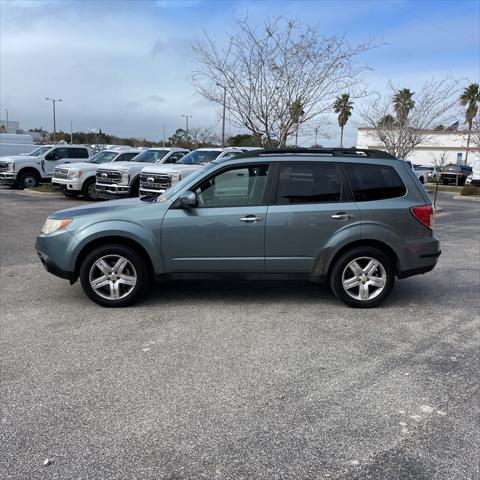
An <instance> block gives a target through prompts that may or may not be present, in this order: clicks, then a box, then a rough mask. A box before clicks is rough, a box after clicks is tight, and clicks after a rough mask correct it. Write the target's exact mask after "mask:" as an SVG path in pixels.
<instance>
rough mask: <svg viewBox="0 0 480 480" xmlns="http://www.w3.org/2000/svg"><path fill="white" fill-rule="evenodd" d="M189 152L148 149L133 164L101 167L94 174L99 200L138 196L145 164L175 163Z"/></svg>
mask: <svg viewBox="0 0 480 480" xmlns="http://www.w3.org/2000/svg"><path fill="white" fill-rule="evenodd" d="M189 151H190V150H187V149H186V148H150V149H148V150H145V151H144V152H142V153H141V154H140V155H138V157H136V158H135V160H134V161H133V162H125V163H117V162H115V163H114V164H109V165H102V166H101V167H99V168H98V169H97V173H96V187H95V188H96V191H97V195H98V197H99V198H106V199H108V198H110V199H113V198H125V197H136V196H138V190H139V187H140V171H141V170H142V168H143V167H144V166H145V165H147V164H165V163H168V164H170V163H176V162H178V161H179V160H180V159H181V158H183V157H184V156H185V155H186V154H188V153H189Z"/></svg>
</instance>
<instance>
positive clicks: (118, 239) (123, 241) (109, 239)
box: [71, 235, 155, 283]
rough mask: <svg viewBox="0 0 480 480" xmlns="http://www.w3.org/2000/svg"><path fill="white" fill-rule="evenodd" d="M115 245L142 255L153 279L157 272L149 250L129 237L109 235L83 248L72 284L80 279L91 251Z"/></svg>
mask: <svg viewBox="0 0 480 480" xmlns="http://www.w3.org/2000/svg"><path fill="white" fill-rule="evenodd" d="M113 244H119V245H125V246H128V247H130V248H132V249H133V250H135V251H136V252H137V253H138V254H140V255H141V257H142V258H143V260H144V261H145V264H146V266H147V270H148V272H149V274H150V275H151V276H152V278H153V276H154V272H155V270H154V267H153V263H152V259H151V258H150V255H149V254H148V252H147V250H146V249H145V248H144V247H143V246H142V245H141V244H140V243H139V242H137V241H135V240H133V239H131V238H128V237H122V236H119V235H108V236H105V237H99V238H95V239H93V240H91V241H90V242H88V243H87V244H86V245H84V246H83V247H82V249H81V250H80V252H79V253H78V255H77V258H76V260H75V269H74V280H73V281H72V282H71V283H73V282H75V281H76V280H77V279H78V276H79V272H80V267H81V265H82V262H83V260H84V259H85V258H86V256H87V255H88V254H89V253H90V252H91V251H93V250H95V249H96V248H98V247H101V246H103V245H113Z"/></svg>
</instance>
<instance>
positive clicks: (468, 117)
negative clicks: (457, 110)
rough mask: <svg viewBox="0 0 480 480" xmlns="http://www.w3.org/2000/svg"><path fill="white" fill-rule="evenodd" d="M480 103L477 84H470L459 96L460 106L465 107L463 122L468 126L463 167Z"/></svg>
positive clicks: (479, 89) (479, 92)
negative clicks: (479, 103)
mask: <svg viewBox="0 0 480 480" xmlns="http://www.w3.org/2000/svg"><path fill="white" fill-rule="evenodd" d="M479 101H480V87H479V86H478V83H472V84H470V85H469V86H468V87H467V88H465V90H464V91H463V93H462V94H461V95H460V104H461V105H462V106H464V107H465V106H466V107H467V109H466V110H465V121H466V123H467V125H468V136H467V151H466V152H465V165H467V161H468V151H469V149H470V136H471V135H472V127H473V120H474V119H475V117H476V116H477V112H478V102H479Z"/></svg>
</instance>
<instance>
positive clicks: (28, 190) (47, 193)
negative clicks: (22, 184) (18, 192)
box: [23, 188, 62, 196]
mask: <svg viewBox="0 0 480 480" xmlns="http://www.w3.org/2000/svg"><path fill="white" fill-rule="evenodd" d="M23 192H24V193H27V194H28V195H40V196H41V195H47V196H49V195H50V196H59V195H62V192H58V193H57V192H38V191H36V190H35V189H33V188H25V189H24V190H23Z"/></svg>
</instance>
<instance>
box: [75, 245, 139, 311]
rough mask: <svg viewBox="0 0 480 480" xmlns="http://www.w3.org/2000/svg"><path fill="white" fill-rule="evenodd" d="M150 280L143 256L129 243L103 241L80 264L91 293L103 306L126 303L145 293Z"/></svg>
mask: <svg viewBox="0 0 480 480" xmlns="http://www.w3.org/2000/svg"><path fill="white" fill-rule="evenodd" d="M147 281H148V270H147V267H146V265H145V262H144V260H143V258H142V257H141V256H140V255H139V254H138V253H137V252H136V251H135V250H133V249H132V248H130V247H127V246H125V245H119V244H111V245H103V246H101V247H98V248H96V249H95V250H93V251H92V252H90V253H89V254H88V255H87V256H86V258H85V259H84V260H83V262H82V265H81V267H80V282H81V284H82V288H83V290H84V291H85V293H86V294H87V296H88V297H89V298H90V299H91V300H93V301H94V302H95V303H98V304H99V305H101V306H102V307H126V306H128V305H131V304H133V303H134V302H135V301H136V300H138V298H139V297H140V295H141V294H142V292H143V290H144V288H145V286H146V284H147Z"/></svg>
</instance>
